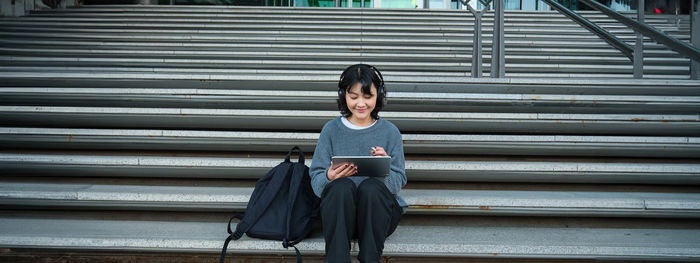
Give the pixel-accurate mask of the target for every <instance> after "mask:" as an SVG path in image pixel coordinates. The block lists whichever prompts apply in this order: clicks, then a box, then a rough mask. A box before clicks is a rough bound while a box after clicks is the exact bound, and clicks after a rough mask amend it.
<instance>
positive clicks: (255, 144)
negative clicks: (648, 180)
mask: <svg viewBox="0 0 700 263" xmlns="http://www.w3.org/2000/svg"><path fill="white" fill-rule="evenodd" d="M402 138H403V143H404V152H405V153H406V154H436V155H445V154H461V155H528V156H609V157H646V158H674V157H675V158H686V157H689V156H700V137H645V136H637V137H630V136H627V137H625V136H564V135H551V136H529V135H477V134H473V135H469V134H407V133H404V134H403V135H402ZM317 141H318V133H295V132H235V131H209V130H199V131H197V130H128V129H52V128H25V127H0V144H2V145H3V146H4V148H6V149H12V148H15V149H54V150H61V149H63V150H156V151H158V150H163V151H172V150H188V151H237V152H278V153H279V152H284V151H287V150H288V149H291V148H292V147H293V146H300V147H301V148H302V149H306V150H307V151H308V152H312V149H314V148H315V147H316V143H317Z"/></svg>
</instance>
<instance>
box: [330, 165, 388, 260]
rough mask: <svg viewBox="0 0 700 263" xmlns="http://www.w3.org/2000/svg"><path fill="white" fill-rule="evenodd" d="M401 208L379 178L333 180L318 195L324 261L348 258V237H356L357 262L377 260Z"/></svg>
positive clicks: (349, 238) (379, 258)
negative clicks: (324, 253)
mask: <svg viewBox="0 0 700 263" xmlns="http://www.w3.org/2000/svg"><path fill="white" fill-rule="evenodd" d="M401 214H402V209H401V207H400V206H399V204H398V202H397V201H396V197H395V196H394V195H393V194H391V192H389V189H387V188H386V186H385V185H384V183H383V182H382V181H379V180H377V179H375V178H368V179H366V180H364V181H362V183H361V184H360V185H359V186H358V187H355V183H353V182H352V180H350V179H348V178H341V179H336V180H333V181H332V182H331V183H330V184H328V185H326V188H325V189H324V190H323V194H322V195H321V220H322V221H323V236H324V239H325V241H326V262H350V240H351V238H357V239H358V242H359V245H360V253H359V255H358V259H359V260H360V262H380V261H381V256H382V251H383V250H384V240H386V238H387V237H388V236H389V235H391V233H393V232H394V230H396V226H397V225H398V224H399V219H400V218H401Z"/></svg>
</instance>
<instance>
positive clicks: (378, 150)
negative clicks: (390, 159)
mask: <svg viewBox="0 0 700 263" xmlns="http://www.w3.org/2000/svg"><path fill="white" fill-rule="evenodd" d="M369 153H370V154H372V156H388V155H387V154H386V151H385V150H384V148H382V147H379V146H374V147H372V150H371V151H370V152H369Z"/></svg>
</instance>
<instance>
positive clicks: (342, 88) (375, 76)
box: [338, 64, 386, 120]
mask: <svg viewBox="0 0 700 263" xmlns="http://www.w3.org/2000/svg"><path fill="white" fill-rule="evenodd" d="M381 74H382V73H380V72H379V70H378V69H377V68H375V67H373V66H370V65H367V64H355V65H352V66H349V67H347V68H346V69H345V70H344V71H343V73H342V74H341V75H340V81H338V109H339V110H340V113H341V114H342V115H343V117H346V118H347V117H350V115H352V112H351V111H350V109H348V105H347V102H346V101H345V94H346V93H347V92H348V90H349V89H350V88H352V87H353V86H354V85H355V84H357V83H361V84H362V93H364V94H371V91H372V84H374V87H375V88H376V89H377V103H376V104H375V106H374V109H373V110H372V112H371V113H370V116H372V118H374V119H375V120H376V119H379V111H381V110H382V108H383V107H384V102H385V97H386V90H385V87H384V80H383V78H382V76H381Z"/></svg>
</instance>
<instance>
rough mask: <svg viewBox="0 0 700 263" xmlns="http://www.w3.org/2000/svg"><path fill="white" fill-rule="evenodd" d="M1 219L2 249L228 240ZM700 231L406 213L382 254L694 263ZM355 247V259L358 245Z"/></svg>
mask: <svg viewBox="0 0 700 263" xmlns="http://www.w3.org/2000/svg"><path fill="white" fill-rule="evenodd" d="M173 218H178V220H173ZM0 222H2V223H0V233H2V235H0V246H2V247H8V248H13V247H22V248H43V249H88V250H120V251H140V252H145V251H170V252H174V251H178V252H209V253H216V252H219V251H220V250H221V246H222V244H223V240H224V239H225V237H226V235H227V233H226V231H225V229H226V224H227V218H226V215H212V216H203V215H200V216H198V215H182V214H172V213H169V214H168V213H163V214H152V215H143V214H141V215H140V216H138V217H135V216H133V215H130V214H125V213H119V214H115V213H113V212H112V213H100V212H92V213H68V214H67V213H56V212H54V211H51V212H38V211H37V212H12V211H8V212H5V213H3V215H2V216H0ZM670 225H673V226H670ZM613 226H618V227H613ZM698 228H700V227H699V226H698V224H697V221H696V222H689V221H687V220H686V221H683V220H671V221H661V220H645V221H635V220H630V219H595V220H589V219H585V220H580V219H575V218H574V219H542V218H537V219H529V220H528V219H526V220H523V221H517V223H513V222H512V221H504V220H498V219H494V218H492V217H489V218H481V217H443V218H440V219H436V218H428V217H422V216H404V218H403V219H402V221H401V223H400V224H399V227H398V228H397V229H396V232H395V233H394V234H392V235H391V236H390V237H389V238H388V239H387V241H386V243H385V249H384V255H385V256H401V255H404V256H408V255H410V256H424V257H425V256H441V257H466V258H484V257H487V258H546V259H572V258H575V259H596V260H600V259H604V260H611V259H617V260H620V259H626V260H684V261H689V260H696V259H697V257H698V255H699V254H700V250H699V249H698V247H700V246H699V245H698V244H700V238H699V237H700V232H699V230H698ZM416 237H421V238H420V239H418V238H416ZM324 245H325V244H324V242H323V238H322V236H321V233H320V231H315V232H314V233H313V234H312V236H311V237H309V238H307V239H305V240H304V241H303V242H301V243H300V244H299V245H297V247H298V248H299V249H300V250H301V251H302V254H303V255H321V254H323V251H324ZM351 247H352V248H353V249H352V251H353V254H356V252H357V244H356V243H355V242H353V244H352V246H351ZM228 251H229V252H230V253H232V254H238V253H243V254H245V253H253V254H258V253H263V254H270V253H275V254H286V255H293V254H294V251H293V250H288V249H284V248H282V246H281V243H280V241H270V240H261V239H253V238H248V237H243V238H242V239H240V240H238V241H234V242H231V244H230V246H229V250H228Z"/></svg>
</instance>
